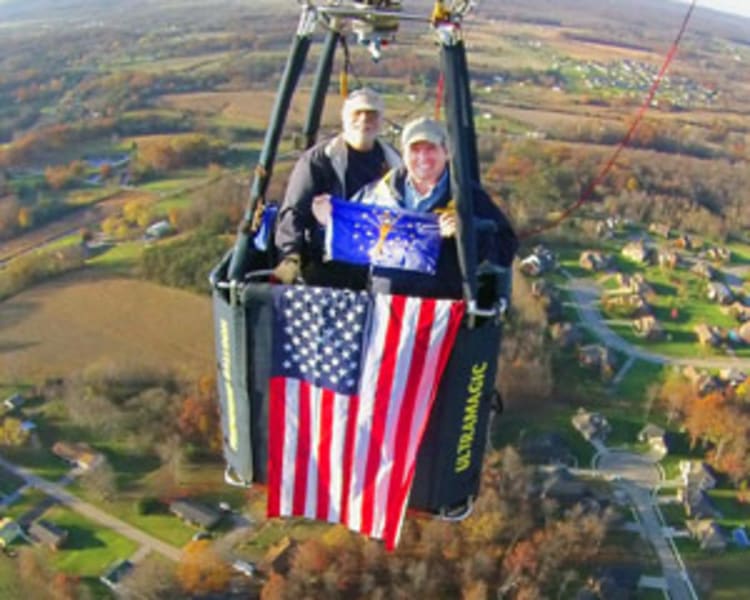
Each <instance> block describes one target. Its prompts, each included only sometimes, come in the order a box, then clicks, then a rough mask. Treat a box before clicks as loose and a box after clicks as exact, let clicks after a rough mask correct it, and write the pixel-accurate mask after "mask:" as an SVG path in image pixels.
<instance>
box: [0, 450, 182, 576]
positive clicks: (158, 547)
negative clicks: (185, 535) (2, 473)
mask: <svg viewBox="0 0 750 600" xmlns="http://www.w3.org/2000/svg"><path fill="white" fill-rule="evenodd" d="M0 466H2V467H4V468H5V469H7V470H8V471H11V472H12V473H14V474H15V475H17V476H18V477H21V478H22V479H24V480H25V481H26V483H27V485H29V486H31V487H34V488H37V489H38V490H41V491H42V492H44V493H45V494H47V495H48V496H50V497H51V498H54V499H55V500H57V501H58V502H59V503H60V504H63V505H65V506H67V507H69V508H71V509H72V510H74V511H76V512H77V513H80V514H82V515H83V516H85V517H87V518H89V519H91V520H92V521H96V522H97V523H99V524H101V525H104V526H105V527H107V528H109V529H112V530H113V531H116V532H117V533H119V534H120V535H122V536H124V537H126V538H129V539H131V540H133V541H135V542H138V543H139V544H140V545H141V547H145V548H148V549H149V550H151V551H153V552H158V553H159V554H162V555H164V556H166V557H167V558H169V559H170V560H173V561H175V562H177V561H178V560H180V556H181V555H182V550H180V549H179V548H175V547H174V546H171V545H170V544H167V543H165V542H162V541H161V540H159V539H156V538H155V537H152V536H150V535H148V534H147V533H145V532H143V531H141V530H140V529H137V528H135V527H133V526H132V525H129V524H128V523H125V522H124V521H121V520H120V519H118V518H116V517H113V516H112V515H110V514H108V513H106V512H104V511H103V510H101V509H99V508H97V507H96V506H94V505H93V504H89V503H88V502H84V501H83V500H81V499H80V498H77V497H76V496H74V495H72V494H70V493H68V492H66V491H65V490H64V489H63V488H62V487H60V486H59V485H58V484H56V483H52V482H50V481H46V480H44V479H42V478H41V477H37V476H36V475H34V474H33V473H30V472H29V471H27V470H26V469H24V468H21V467H18V466H16V465H14V464H13V463H10V462H8V461H7V460H5V459H3V458H2V457H0Z"/></svg>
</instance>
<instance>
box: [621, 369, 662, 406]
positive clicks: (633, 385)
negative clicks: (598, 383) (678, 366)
mask: <svg viewBox="0 0 750 600" xmlns="http://www.w3.org/2000/svg"><path fill="white" fill-rule="evenodd" d="M663 376H664V366H663V365H660V364H654V363H650V362H646V361H642V360H636V361H635V362H634V363H633V364H632V365H631V367H630V370H629V371H628V372H627V373H626V374H625V376H624V377H623V378H622V380H621V381H620V382H619V383H618V384H617V386H616V388H615V393H616V394H617V395H618V396H621V397H622V398H626V399H628V400H634V401H636V402H641V403H643V402H644V401H645V400H647V396H648V393H649V388H651V386H653V385H655V384H659V383H661V381H662V379H663Z"/></svg>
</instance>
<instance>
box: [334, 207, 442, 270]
mask: <svg viewBox="0 0 750 600" xmlns="http://www.w3.org/2000/svg"><path fill="white" fill-rule="evenodd" d="M331 205H332V209H333V210H332V214H331V219H330V220H329V223H328V226H327V227H326V255H327V257H328V258H329V259H332V260H340V261H343V262H348V263H354V264H358V265H373V266H376V267H388V268H391V269H403V270H406V271H417V272H419V273H428V274H430V275H434V274H435V270H436V268H437V259H438V255H439V253H440V242H441V238H440V227H439V226H438V217H437V215H435V214H432V213H422V212H414V211H410V210H400V209H395V208H388V207H383V206H376V205H372V204H357V203H353V202H347V201H345V200H339V199H337V198H332V199H331Z"/></svg>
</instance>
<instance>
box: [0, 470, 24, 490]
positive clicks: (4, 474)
mask: <svg viewBox="0 0 750 600" xmlns="http://www.w3.org/2000/svg"><path fill="white" fill-rule="evenodd" d="M22 485H23V480H22V479H21V478H20V477H16V476H15V475H14V474H13V473H11V472H10V471H6V470H5V469H4V468H3V467H0V496H6V495H8V494H12V493H13V492H15V491H16V490H17V489H18V488H20V487H21V486H22Z"/></svg>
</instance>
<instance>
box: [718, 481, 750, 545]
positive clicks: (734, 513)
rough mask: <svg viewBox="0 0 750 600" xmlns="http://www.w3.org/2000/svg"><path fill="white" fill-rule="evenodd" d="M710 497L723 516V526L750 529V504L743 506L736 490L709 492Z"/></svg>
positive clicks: (721, 521) (721, 522) (721, 520)
mask: <svg viewBox="0 0 750 600" xmlns="http://www.w3.org/2000/svg"><path fill="white" fill-rule="evenodd" d="M709 496H710V497H711V501H712V502H713V503H714V506H716V508H717V509H719V511H720V512H721V514H722V518H721V519H720V520H719V521H720V524H721V525H722V526H724V527H727V528H734V527H741V526H745V527H750V504H743V503H741V502H740V501H739V500H738V499H737V490H736V489H733V488H729V489H714V490H711V491H710V492H709ZM749 558H750V557H749Z"/></svg>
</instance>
